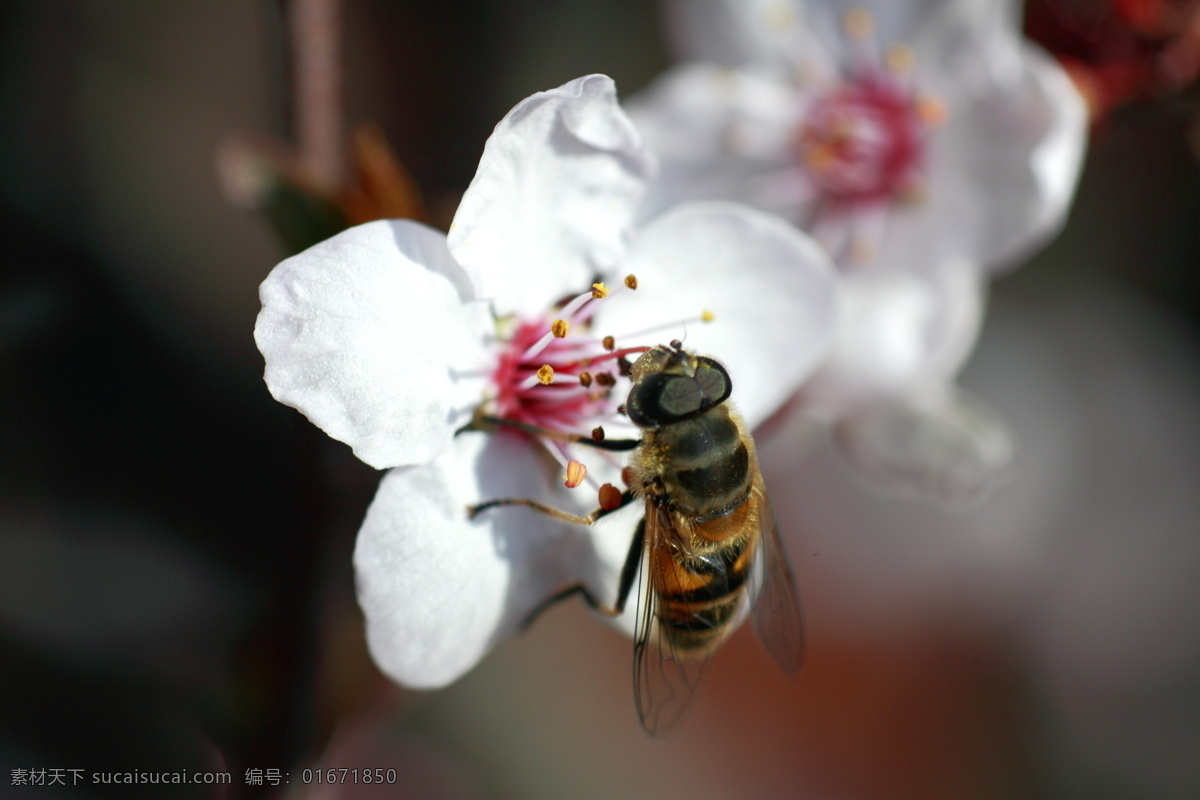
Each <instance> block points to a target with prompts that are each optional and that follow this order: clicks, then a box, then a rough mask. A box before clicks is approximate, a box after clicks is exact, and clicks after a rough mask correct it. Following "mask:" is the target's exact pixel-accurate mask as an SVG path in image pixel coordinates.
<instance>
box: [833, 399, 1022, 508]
mask: <svg viewBox="0 0 1200 800" xmlns="http://www.w3.org/2000/svg"><path fill="white" fill-rule="evenodd" d="M833 433H834V443H835V444H836V445H837V448H838V451H839V452H840V453H841V455H842V456H843V457H844V458H846V460H847V461H849V463H850V464H851V466H853V467H854V468H855V469H857V470H859V471H860V472H861V473H862V474H863V475H864V476H866V477H868V478H869V479H870V480H871V482H872V484H873V485H876V486H881V487H884V488H887V489H890V490H891V491H893V492H896V493H903V494H914V495H918V496H922V497H937V498H939V499H941V500H942V501H944V502H948V503H955V504H963V503H974V502H978V501H979V500H981V499H983V497H984V496H985V495H986V494H987V492H988V491H990V490H991V489H993V488H995V486H996V485H997V484H998V483H999V482H1001V481H1002V480H1003V479H1004V478H1005V477H1007V476H1006V474H1005V470H1004V468H1005V467H1007V466H1008V465H1009V464H1010V463H1011V461H1012V458H1013V452H1014V446H1013V442H1012V437H1011V435H1010V434H1009V432H1008V428H1007V427H1006V426H1005V424H1004V423H1003V422H1002V421H1001V420H1000V418H999V417H998V416H997V415H996V414H995V413H994V412H993V411H991V410H990V409H988V408H987V407H986V406H984V405H983V404H982V403H981V402H980V401H979V400H978V399H976V398H975V397H973V396H971V395H970V394H968V393H966V392H964V391H962V390H958V389H956V388H955V387H952V386H947V387H945V390H944V391H941V392H938V393H936V394H934V395H928V396H921V397H908V398H902V399H899V400H897V401H896V402H893V403H889V404H883V405H879V406H875V407H872V408H866V409H862V410H860V411H858V412H856V413H854V414H852V415H851V416H849V417H847V418H845V419H843V420H840V421H838V422H837V423H836V424H835V425H834V428H833Z"/></svg>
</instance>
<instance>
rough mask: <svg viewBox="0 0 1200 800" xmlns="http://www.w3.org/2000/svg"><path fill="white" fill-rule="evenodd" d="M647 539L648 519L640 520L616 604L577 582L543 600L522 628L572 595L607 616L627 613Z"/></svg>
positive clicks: (619, 585)
mask: <svg viewBox="0 0 1200 800" xmlns="http://www.w3.org/2000/svg"><path fill="white" fill-rule="evenodd" d="M645 540H646V520H644V519H643V520H641V521H639V522H638V526H637V532H636V533H634V535H633V542H632V544H630V546H629V554H628V555H627V556H625V566H623V567H621V581H620V583H619V584H618V585H617V603H616V605H614V606H606V605H604V604H603V603H601V602H600V601H599V600H597V599H596V597H595V595H593V594H592V593H591V590H589V589H588V588H587V587H586V586H584V585H583V584H582V583H577V584H575V585H573V586H568V587H567V588H565V589H563V590H561V591H559V592H555V593H554V594H552V595H551V596H550V597H548V598H546V599H545V600H543V601H542V602H541V603H539V604H538V605H537V607H536V608H535V609H533V611H531V612H529V616H527V617H525V619H524V620H523V621H522V622H521V630H525V629H526V628H528V627H529V626H530V625H532V624H533V621H534V620H535V619H537V618H538V617H540V616H541V615H542V612H543V611H545V610H546V609H548V608H550V607H551V606H553V605H557V604H558V603H560V602H561V601H563V600H566V599H567V598H568V597H570V596H572V595H576V594H577V595H579V596H581V597H582V598H583V601H584V602H585V603H587V604H588V605H589V606H591V608H592V610H593V611H596V612H598V613H600V614H603V615H604V616H606V617H619V616H621V614H623V613H625V603H626V602H627V601H628V600H629V592H630V590H632V589H633V579H634V578H635V577H636V576H637V570H638V565H639V564H641V563H642V548H643V546H644V543H645Z"/></svg>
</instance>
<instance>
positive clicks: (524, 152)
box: [449, 75, 654, 314]
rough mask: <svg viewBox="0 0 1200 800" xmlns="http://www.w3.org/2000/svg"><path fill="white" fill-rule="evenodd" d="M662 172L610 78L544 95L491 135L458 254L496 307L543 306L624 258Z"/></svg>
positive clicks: (454, 240)
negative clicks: (637, 215) (637, 216)
mask: <svg viewBox="0 0 1200 800" xmlns="http://www.w3.org/2000/svg"><path fill="white" fill-rule="evenodd" d="M653 170H654V163H653V157H652V156H651V155H650V154H649V151H648V150H647V149H646V148H645V147H644V146H643V145H642V143H641V139H640V137H639V136H638V134H637V131H636V130H635V129H634V127H633V124H632V123H630V121H629V119H628V118H627V117H626V116H625V114H624V112H623V111H621V109H620V107H619V106H618V105H617V95H616V88H615V86H614V85H613V82H612V79H611V78H608V77H607V76H604V75H589V76H586V77H583V78H579V79H577V80H574V81H571V82H570V83H568V84H566V85H564V86H562V87H560V88H558V89H553V90H551V91H548V92H539V93H538V94H535V95H533V96H532V97H529V98H526V99H525V100H523V101H521V102H520V103H518V104H517V106H516V107H515V108H513V110H512V111H510V112H509V113H508V115H507V116H506V117H505V118H504V119H503V120H501V121H500V124H499V125H497V126H496V130H495V132H494V133H493V134H492V136H491V138H489V139H488V142H487V145H486V146H485V148H484V152H483V158H482V159H481V161H480V162H479V170H478V172H476V174H475V179H474V180H473V181H472V182H471V185H470V187H468V189H467V191H466V193H465V194H464V195H463V199H462V203H461V205H460V206H459V209H458V213H457V214H456V215H455V218H454V224H453V225H452V226H451V229H450V235H449V247H450V252H451V253H453V255H454V257H455V259H457V260H458V262H459V263H460V264H462V265H463V267H464V268H465V269H466V270H467V273H468V274H469V275H471V277H472V279H473V280H474V282H475V285H476V286H477V287H478V289H479V294H480V296H481V297H486V298H489V299H491V300H492V301H493V303H494V308H495V309H496V311H497V313H500V314H507V313H511V312H516V313H526V314H527V313H538V312H542V311H544V310H545V305H546V300H547V298H555V299H557V298H558V297H561V296H563V295H566V294H569V293H571V292H575V291H579V289H580V287H584V286H587V285H588V283H589V282H590V280H591V278H592V277H593V276H594V275H595V274H597V273H598V272H600V271H602V270H603V269H605V268H606V267H609V266H611V265H612V264H613V263H614V262H615V261H616V260H617V259H618V258H619V257H620V255H621V253H622V252H623V251H624V248H625V242H626V239H627V236H628V229H629V226H630V225H631V223H632V222H633V216H634V212H635V210H636V207H637V205H638V203H639V202H640V201H641V197H642V194H643V192H644V190H645V184H646V182H647V180H648V179H649V177H650V176H651V174H652V173H653ZM530 286H536V287H537V291H536V292H532V291H530V289H529V287H530Z"/></svg>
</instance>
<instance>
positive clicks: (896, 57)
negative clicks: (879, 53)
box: [884, 44, 917, 72]
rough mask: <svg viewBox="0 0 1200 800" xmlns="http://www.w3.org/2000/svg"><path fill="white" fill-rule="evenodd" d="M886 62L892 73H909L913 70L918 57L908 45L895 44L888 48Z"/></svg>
mask: <svg viewBox="0 0 1200 800" xmlns="http://www.w3.org/2000/svg"><path fill="white" fill-rule="evenodd" d="M884 60H885V61H886V63H887V65H888V69H890V70H891V71H892V72H908V71H909V70H910V69H912V66H913V63H914V62H916V60H917V57H916V56H915V55H914V54H913V50H912V48H911V47H909V46H908V45H906V44H894V45H892V46H891V47H889V48H888V51H887V55H886V56H884Z"/></svg>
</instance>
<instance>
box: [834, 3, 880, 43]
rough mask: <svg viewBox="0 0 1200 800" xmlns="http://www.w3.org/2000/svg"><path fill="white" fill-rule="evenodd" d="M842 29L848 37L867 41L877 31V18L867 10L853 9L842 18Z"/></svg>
mask: <svg viewBox="0 0 1200 800" xmlns="http://www.w3.org/2000/svg"><path fill="white" fill-rule="evenodd" d="M842 29H843V30H845V31H846V35H847V36H852V37H854V38H855V39H865V38H866V37H868V36H870V35H871V34H872V33H873V32H874V31H875V18H874V17H872V16H871V12H870V11H867V10H866V9H865V8H852V9H850V10H849V11H847V12H846V16H845V17H843V18H842Z"/></svg>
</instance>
